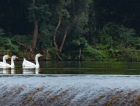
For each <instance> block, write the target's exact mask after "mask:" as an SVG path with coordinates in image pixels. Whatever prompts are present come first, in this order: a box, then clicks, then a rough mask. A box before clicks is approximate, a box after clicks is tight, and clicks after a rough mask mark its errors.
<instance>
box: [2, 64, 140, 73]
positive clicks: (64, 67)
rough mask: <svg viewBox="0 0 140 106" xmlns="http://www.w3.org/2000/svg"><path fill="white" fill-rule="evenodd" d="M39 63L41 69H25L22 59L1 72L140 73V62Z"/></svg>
mask: <svg viewBox="0 0 140 106" xmlns="http://www.w3.org/2000/svg"><path fill="white" fill-rule="evenodd" d="M7 63H10V61H8V62H7ZM39 63H40V68H39V69H23V68H22V61H15V66H16V67H15V68H14V69H11V68H7V69H0V74H113V75H114V74H115V75H140V63H139V62H94V61H82V62H79V61H58V62H55V61H39Z"/></svg>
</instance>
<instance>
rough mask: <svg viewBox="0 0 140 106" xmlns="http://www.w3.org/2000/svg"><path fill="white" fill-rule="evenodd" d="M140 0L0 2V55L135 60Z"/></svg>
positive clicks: (138, 53) (138, 54) (139, 36)
mask: <svg viewBox="0 0 140 106" xmlns="http://www.w3.org/2000/svg"><path fill="white" fill-rule="evenodd" d="M139 10H140V1H139V0H116V1H115V0H58V1H57V0H1V2H0V55H1V56H2V55H4V54H11V55H12V54H15V55H18V56H19V57H21V58H23V57H26V58H28V59H34V56H35V54H36V53H41V54H43V55H44V59H45V60H46V59H53V60H117V61H139V60H140V51H139V49H140V30H139V29H140V19H139V18H140V12H139Z"/></svg>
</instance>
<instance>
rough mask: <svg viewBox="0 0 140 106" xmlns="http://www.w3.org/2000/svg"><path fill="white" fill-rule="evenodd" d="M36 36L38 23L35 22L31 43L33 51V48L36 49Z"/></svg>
mask: <svg viewBox="0 0 140 106" xmlns="http://www.w3.org/2000/svg"><path fill="white" fill-rule="evenodd" d="M37 35H38V22H35V25H34V35H33V42H32V48H33V49H34V50H35V48H36V42H37Z"/></svg>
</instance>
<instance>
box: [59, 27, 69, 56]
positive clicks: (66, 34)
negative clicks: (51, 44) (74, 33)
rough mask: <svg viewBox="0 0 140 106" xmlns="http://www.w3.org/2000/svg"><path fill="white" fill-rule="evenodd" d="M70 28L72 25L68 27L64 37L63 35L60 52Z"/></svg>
mask: <svg viewBox="0 0 140 106" xmlns="http://www.w3.org/2000/svg"><path fill="white" fill-rule="evenodd" d="M69 28H70V25H69V26H68V27H67V28H66V30H65V35H64V37H63V40H62V43H61V46H60V53H61V51H62V49H63V46H64V42H65V40H66V37H67V34H68V30H69Z"/></svg>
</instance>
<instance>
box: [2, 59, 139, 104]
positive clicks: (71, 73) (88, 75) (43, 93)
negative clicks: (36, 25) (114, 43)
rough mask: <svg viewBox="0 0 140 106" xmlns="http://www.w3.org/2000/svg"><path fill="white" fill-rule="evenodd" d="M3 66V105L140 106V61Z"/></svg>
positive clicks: (19, 63)
mask: <svg viewBox="0 0 140 106" xmlns="http://www.w3.org/2000/svg"><path fill="white" fill-rule="evenodd" d="M15 63H16V64H15V65H16V68H15V69H10V68H8V69H0V92H1V93H0V106H140V84H139V83H140V63H138V62H137V63H126V62H93V61H87V62H86V61H83V62H77V61H76V62H53V61H47V62H40V69H25V70H24V69H22V67H21V64H22V62H19V61H18V62H15Z"/></svg>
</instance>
